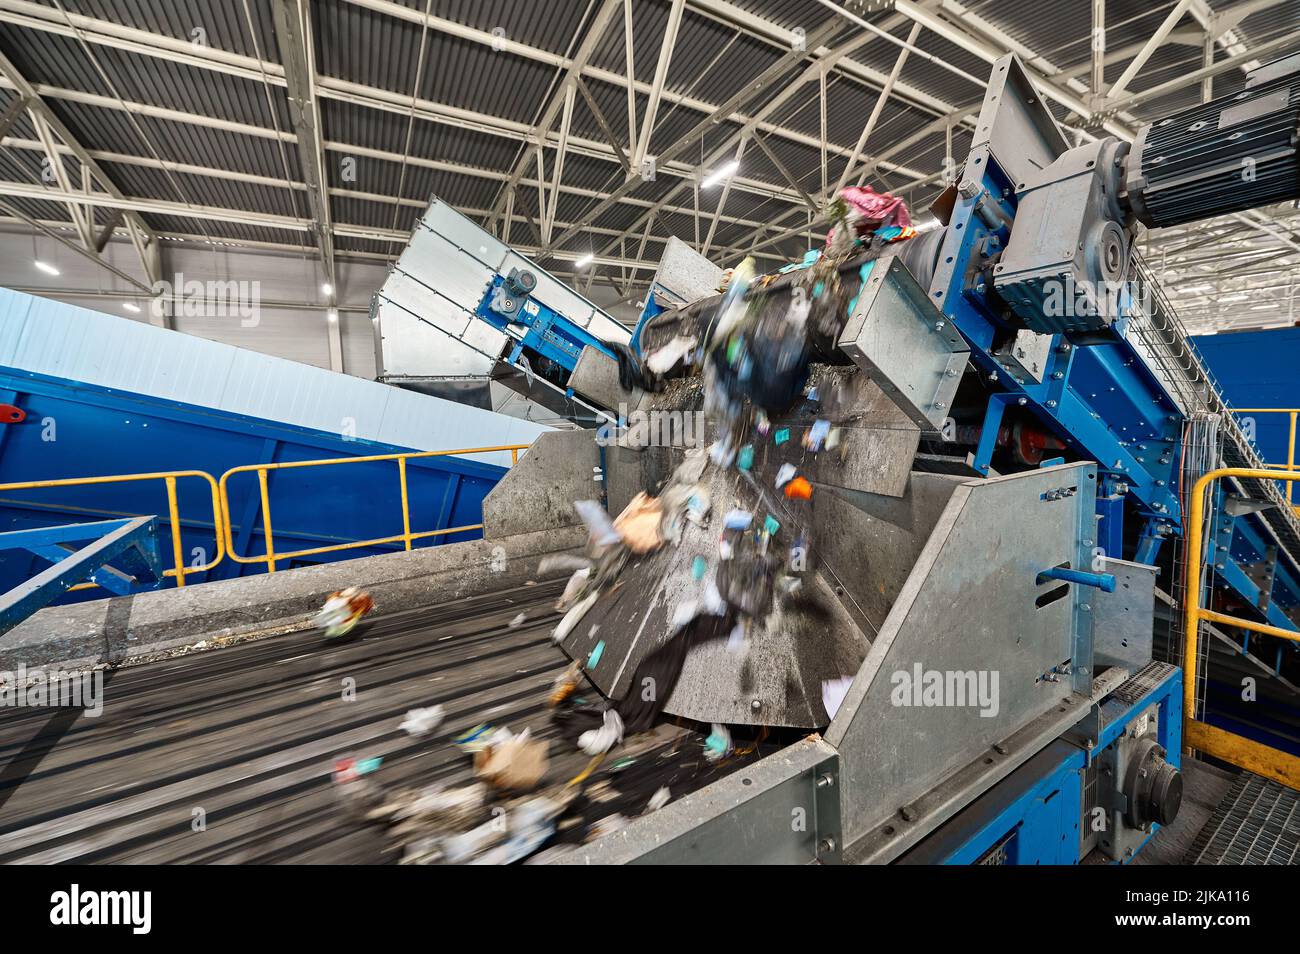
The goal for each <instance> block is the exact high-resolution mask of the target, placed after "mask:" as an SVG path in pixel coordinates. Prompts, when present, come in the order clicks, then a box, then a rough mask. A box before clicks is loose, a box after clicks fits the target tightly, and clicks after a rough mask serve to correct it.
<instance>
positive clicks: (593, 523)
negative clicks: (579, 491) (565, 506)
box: [573, 500, 621, 547]
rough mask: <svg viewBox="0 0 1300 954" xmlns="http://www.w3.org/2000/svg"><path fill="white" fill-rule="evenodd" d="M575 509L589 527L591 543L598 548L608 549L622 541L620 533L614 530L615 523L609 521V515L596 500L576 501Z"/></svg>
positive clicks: (574, 503)
mask: <svg viewBox="0 0 1300 954" xmlns="http://www.w3.org/2000/svg"><path fill="white" fill-rule="evenodd" d="M573 509H574V510H576V511H577V513H578V516H579V517H581V518H582V522H583V523H585V524H586V525H587V533H588V534H590V535H591V542H592V543H594V544H596V545H597V546H601V547H606V546H611V545H613V544H615V543H618V542H619V540H620V539H621V538H620V537H619V535H618V531H617V530H615V529H614V524H613V521H611V520H610V519H609V514H607V513H606V512H605V508H604V507H602V506H601V505H600V504H599V503H598V502H596V501H595V500H575V501H574V502H573Z"/></svg>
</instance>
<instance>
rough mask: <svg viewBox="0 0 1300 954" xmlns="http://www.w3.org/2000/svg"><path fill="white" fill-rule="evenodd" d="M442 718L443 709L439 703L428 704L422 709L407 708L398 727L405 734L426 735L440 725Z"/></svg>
mask: <svg viewBox="0 0 1300 954" xmlns="http://www.w3.org/2000/svg"><path fill="white" fill-rule="evenodd" d="M442 719H443V709H442V706H439V705H433V706H428V707H426V708H423V709H408V710H407V713H406V718H405V719H403V720H402V724H401V725H399V726H398V728H399V729H401V730H402V731H403V732H405V733H406V734H407V735H414V736H421V735H428V734H429V733H430V732H432V731H433V730H434V729H436V728H438V726H440V725H442Z"/></svg>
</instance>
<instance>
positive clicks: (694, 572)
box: [691, 556, 709, 580]
mask: <svg viewBox="0 0 1300 954" xmlns="http://www.w3.org/2000/svg"><path fill="white" fill-rule="evenodd" d="M707 572H709V561H708V560H706V559H704V557H702V556H697V557H696V558H695V559H694V560H692V561H691V578H692V579H696V580H702V579H704V574H705V573H707Z"/></svg>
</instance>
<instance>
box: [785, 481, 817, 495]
mask: <svg viewBox="0 0 1300 954" xmlns="http://www.w3.org/2000/svg"><path fill="white" fill-rule="evenodd" d="M812 493H813V488H812V484H810V483H809V482H808V480H807V478H805V477H796V478H795V479H794V480H792V481H790V483H788V484H786V487H785V495H786V496H787V497H789V498H791V499H792V500H811V499H812Z"/></svg>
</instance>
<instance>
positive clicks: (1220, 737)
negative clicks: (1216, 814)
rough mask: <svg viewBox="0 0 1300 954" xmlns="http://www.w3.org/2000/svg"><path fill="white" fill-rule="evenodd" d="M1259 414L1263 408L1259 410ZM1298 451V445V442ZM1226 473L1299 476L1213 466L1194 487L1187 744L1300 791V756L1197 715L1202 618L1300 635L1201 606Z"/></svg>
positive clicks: (1185, 696)
mask: <svg viewBox="0 0 1300 954" xmlns="http://www.w3.org/2000/svg"><path fill="white" fill-rule="evenodd" d="M1256 413H1258V412H1256ZM1291 422H1292V429H1291V433H1292V440H1293V442H1294V437H1295V417H1294V416H1293V417H1292V418H1291ZM1293 449H1294V444H1293ZM1221 477H1248V478H1253V479H1257V480H1284V481H1286V482H1287V487H1288V489H1289V488H1290V486H1291V484H1292V483H1293V482H1295V481H1298V480H1300V474H1297V473H1295V472H1294V469H1291V470H1287V471H1281V470H1255V469H1251V468H1248V467H1221V468H1219V469H1218V470H1212V471H1210V472H1209V473H1208V474H1206V475H1205V476H1203V477H1202V478H1201V479H1200V480H1198V481H1197V482H1196V483H1195V484H1194V485H1193V486H1192V495H1191V508H1190V513H1189V515H1188V520H1187V596H1186V600H1187V611H1186V614H1187V615H1186V620H1185V625H1186V629H1187V634H1186V643H1185V645H1184V647H1183V744H1184V747H1185V748H1186V750H1187V751H1188V752H1191V751H1192V750H1193V749H1197V750H1199V751H1201V752H1205V753H1207V754H1209V755H1213V756H1214V757H1216V758H1220V759H1223V760H1224V761H1225V762H1228V763H1231V764H1232V765H1236V766H1239V767H1241V768H1244V769H1246V770H1248V771H1251V772H1254V773H1256V774H1257V775H1262V776H1265V777H1266V778H1271V779H1275V780H1276V781H1279V782H1281V783H1282V784H1283V785H1287V786H1289V787H1291V788H1294V789H1297V790H1300V758H1296V757H1295V756H1294V755H1289V754H1288V753H1286V752H1281V751H1279V750H1277V749H1274V748H1272V747H1271V746H1267V745H1262V744H1261V743H1259V742H1254V741H1252V740H1250V739H1247V738H1244V737H1242V736H1239V735H1236V734H1235V733H1232V732H1228V731H1226V730H1224V729H1220V728H1218V727H1217V726H1212V725H1210V724H1208V723H1206V722H1201V721H1199V720H1197V718H1196V651H1197V644H1198V640H1199V638H1200V628H1201V620H1208V621H1210V622H1213V623H1224V624H1226V625H1229V626H1239V627H1241V628H1242V629H1248V630H1250V631H1251V632H1255V633H1263V634H1265V635H1267V636H1277V637H1279V638H1281V639H1289V640H1292V641H1297V642H1300V633H1297V632H1294V631H1292V630H1289V629H1282V628H1281V627H1278V626H1269V625H1268V624H1266V623H1256V622H1255V621H1253V620H1249V619H1240V618H1238V617H1235V616H1228V615H1226V614H1224V613H1218V612H1215V611H1214V610H1209V609H1205V608H1203V607H1202V606H1201V548H1202V546H1203V533H1202V524H1203V523H1204V521H1205V500H1206V496H1207V494H1206V491H1207V489H1208V488H1209V486H1210V484H1211V483H1213V482H1214V481H1216V480H1218V479H1220V478H1221Z"/></svg>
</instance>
